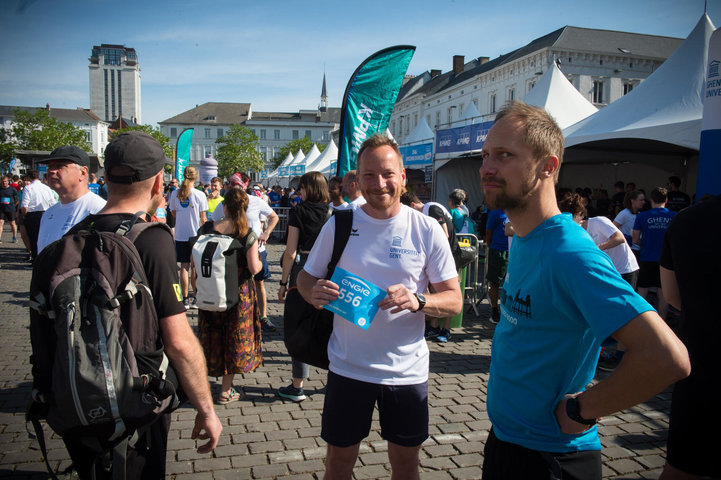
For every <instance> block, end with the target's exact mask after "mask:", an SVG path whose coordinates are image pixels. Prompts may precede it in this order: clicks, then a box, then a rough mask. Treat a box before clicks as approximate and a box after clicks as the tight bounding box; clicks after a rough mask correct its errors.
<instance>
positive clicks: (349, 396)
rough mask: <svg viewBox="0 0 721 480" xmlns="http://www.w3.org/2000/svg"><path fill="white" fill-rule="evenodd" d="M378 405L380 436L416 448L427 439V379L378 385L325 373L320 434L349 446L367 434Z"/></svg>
mask: <svg viewBox="0 0 721 480" xmlns="http://www.w3.org/2000/svg"><path fill="white" fill-rule="evenodd" d="M376 403H377V404H378V416H379V419H380V425H381V437H383V438H384V439H385V440H387V441H389V442H393V443H395V444H398V445H401V446H404V447H417V446H419V445H420V444H422V443H423V442H425V441H426V439H427V438H428V382H424V383H420V384H417V385H379V384H375V383H368V382H361V381H359V380H353V379H351V378H347V377H343V376H341V375H338V374H336V373H333V372H330V371H329V372H328V381H327V382H326V392H325V403H324V404H323V418H322V421H321V433H320V436H321V438H322V439H323V440H325V441H326V442H327V443H329V444H331V445H334V446H336V447H350V446H351V445H355V444H357V443H359V442H360V441H361V440H363V439H364V438H365V437H367V436H368V434H369V433H370V428H371V420H372V418H373V409H374V407H375V406H376Z"/></svg>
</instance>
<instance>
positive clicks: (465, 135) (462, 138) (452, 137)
mask: <svg viewBox="0 0 721 480" xmlns="http://www.w3.org/2000/svg"><path fill="white" fill-rule="evenodd" d="M492 126H493V122H483V123H475V124H473V125H466V126H464V127H456V128H448V129H445V130H438V132H436V154H439V153H458V154H461V153H468V152H472V151H476V150H480V149H481V148H482V147H483V144H484V143H485V142H486V137H487V136H488V131H489V130H490V129H491V127H492Z"/></svg>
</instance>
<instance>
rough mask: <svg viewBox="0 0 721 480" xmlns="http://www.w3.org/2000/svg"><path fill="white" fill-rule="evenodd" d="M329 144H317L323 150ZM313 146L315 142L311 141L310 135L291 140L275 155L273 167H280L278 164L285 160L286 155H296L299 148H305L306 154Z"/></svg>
mask: <svg viewBox="0 0 721 480" xmlns="http://www.w3.org/2000/svg"><path fill="white" fill-rule="evenodd" d="M327 145H328V144H325V145H324V144H322V143H321V144H317V146H318V150H320V151H321V153H322V152H323V150H325V147H326V146H327ZM311 148H313V142H312V141H311V139H310V137H303V138H299V139H297V140H291V141H290V142H288V143H286V144H285V145H283V147H281V149H280V150H278V152H277V153H276V154H275V157H273V167H274V168H278V165H280V164H281V163H283V160H285V157H287V156H288V154H289V153H290V154H291V155H294V156H295V154H296V153H298V150H303V153H305V154H306V155H307V154H308V152H309V151H310V150H311Z"/></svg>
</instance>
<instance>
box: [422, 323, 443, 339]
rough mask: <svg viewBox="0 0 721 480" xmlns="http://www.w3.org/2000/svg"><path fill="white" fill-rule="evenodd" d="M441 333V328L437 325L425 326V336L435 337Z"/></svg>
mask: <svg viewBox="0 0 721 480" xmlns="http://www.w3.org/2000/svg"><path fill="white" fill-rule="evenodd" d="M439 333H441V329H440V328H438V327H431V326H430V325H429V326H427V327H426V333H425V337H426V338H436V337H437V336H438V334H439Z"/></svg>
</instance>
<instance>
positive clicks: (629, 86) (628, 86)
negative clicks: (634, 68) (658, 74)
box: [623, 82, 633, 95]
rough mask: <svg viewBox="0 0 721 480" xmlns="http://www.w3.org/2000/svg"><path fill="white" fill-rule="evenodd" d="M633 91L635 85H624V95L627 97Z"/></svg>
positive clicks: (627, 83) (628, 83)
mask: <svg viewBox="0 0 721 480" xmlns="http://www.w3.org/2000/svg"><path fill="white" fill-rule="evenodd" d="M631 90H633V83H631V82H626V83H624V84H623V94H624V95H626V94H627V93H628V92H630V91H631Z"/></svg>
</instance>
